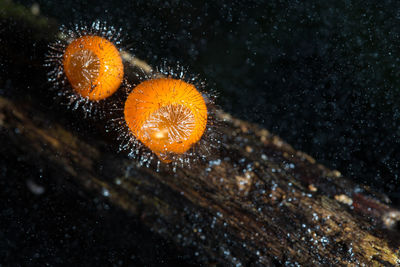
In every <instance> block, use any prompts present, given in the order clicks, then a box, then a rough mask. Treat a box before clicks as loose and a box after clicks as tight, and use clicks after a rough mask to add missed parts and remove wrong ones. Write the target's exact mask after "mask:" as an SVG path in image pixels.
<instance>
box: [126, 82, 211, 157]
mask: <svg viewBox="0 0 400 267" xmlns="http://www.w3.org/2000/svg"><path fill="white" fill-rule="evenodd" d="M124 115H125V121H126V123H127V125H128V127H129V130H130V131H131V132H132V134H133V135H134V136H135V138H137V139H138V140H139V141H140V142H142V143H143V144H144V145H145V146H146V147H148V148H149V149H150V150H152V151H153V152H154V153H155V154H156V155H157V156H158V158H159V159H160V160H161V161H163V162H171V156H172V155H176V154H183V153H185V152H186V151H188V150H189V149H190V148H191V147H192V146H193V145H194V144H196V143H197V142H198V141H199V140H200V139H201V137H202V135H203V133H204V131H205V129H206V124H207V106H206V103H205V101H204V98H203V96H202V95H201V93H200V92H199V91H197V89H196V88H195V87H194V86H193V85H192V84H189V83H186V82H184V81H182V80H178V79H173V78H157V79H151V80H147V81H144V82H142V83H140V84H139V85H138V86H136V87H135V88H134V90H133V91H132V92H131V93H130V94H129V96H128V98H127V100H126V102H125V108H124Z"/></svg>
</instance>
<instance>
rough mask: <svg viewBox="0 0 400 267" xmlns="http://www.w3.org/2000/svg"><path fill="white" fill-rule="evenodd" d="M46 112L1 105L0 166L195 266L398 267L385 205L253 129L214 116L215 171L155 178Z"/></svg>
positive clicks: (395, 214)
mask: <svg viewBox="0 0 400 267" xmlns="http://www.w3.org/2000/svg"><path fill="white" fill-rule="evenodd" d="M36 30H38V29H36ZM37 36H39V37H38V38H40V36H41V35H40V34H37ZM125 60H127V61H128V63H127V64H129V56H128V55H126V57H125ZM25 63H26V62H25ZM14 64H18V62H16V63H14ZM132 64H135V63H132ZM140 64H144V63H143V62H140ZM128 70H129V69H128ZM0 89H1V90H0V91H2V90H3V89H4V88H0ZM28 92H30V91H28ZM40 101H41V99H40V95H38V94H32V95H30V97H29V99H28V100H27V99H26V98H25V99H24V100H23V101H21V100H18V99H15V98H12V97H1V98H0V135H1V140H2V146H3V149H1V150H0V151H1V153H2V155H0V156H2V157H3V156H6V155H15V156H20V157H22V158H23V160H24V161H28V162H35V165H36V166H41V167H42V168H43V169H47V170H49V171H51V172H52V173H53V174H54V175H53V178H54V179H64V178H59V177H69V179H65V181H64V182H65V183H71V182H72V183H74V184H77V185H79V186H80V187H81V188H83V189H85V190H86V191H87V192H88V193H90V194H96V195H99V196H103V197H104V198H107V199H109V201H110V202H111V203H113V204H114V205H116V206H118V207H121V208H123V209H125V210H126V212H129V213H132V214H135V215H136V216H137V217H138V218H140V220H141V221H142V222H143V224H145V225H146V226H148V227H149V228H150V229H152V230H153V231H155V232H157V233H159V234H160V235H161V236H163V237H165V238H167V239H169V240H172V241H174V242H175V243H176V244H177V245H178V246H180V247H182V248H185V249H187V251H188V253H193V256H194V258H195V259H196V261H198V262H201V263H207V264H223V265H237V266H241V265H279V264H286V265H296V263H297V264H304V265H311V264H312V265H365V266H371V265H398V264H400V252H399V249H398V248H399V245H400V241H399V240H400V238H399V233H398V229H397V228H398V225H397V224H398V221H399V219H400V213H399V211H398V210H396V209H394V208H392V207H390V205H388V204H387V200H386V199H385V196H382V195H379V194H377V193H374V192H373V191H371V190H370V189H369V188H368V187H366V186H362V185H357V184H354V183H353V182H351V181H349V180H347V179H346V178H345V177H343V176H342V175H341V174H340V173H339V172H338V171H332V170H329V169H327V168H325V167H324V166H322V165H320V164H318V163H316V162H315V160H314V159H313V158H311V157H310V156H308V155H306V154H304V153H302V152H299V151H296V150H294V149H293V148H292V147H291V146H290V145H288V144H286V143H285V142H284V141H282V140H281V139H280V138H279V137H277V136H274V135H272V134H270V133H269V132H268V131H267V130H265V129H262V128H260V127H258V126H256V125H254V124H251V123H248V122H245V121H241V120H238V119H235V118H233V117H232V116H230V115H229V114H226V113H224V112H218V116H219V118H220V119H221V120H222V121H224V123H223V125H221V127H220V129H219V130H220V131H221V138H222V147H221V149H220V150H219V151H218V153H217V155H216V156H215V158H214V159H213V160H212V161H207V162H199V163H197V164H193V165H192V166H191V167H190V168H178V169H177V171H176V173H174V172H172V171H171V170H170V169H168V168H164V167H163V166H162V167H161V170H160V172H156V171H155V170H154V169H153V168H145V167H138V166H137V164H136V163H135V161H134V160H132V159H130V158H128V157H127V156H126V155H125V154H123V153H117V152H116V147H117V146H116V145H114V144H113V142H114V141H115V140H114V139H113V138H107V137H105V136H104V135H103V134H99V135H95V134H93V132H92V133H91V134H90V135H88V136H85V135H84V134H82V132H79V131H78V130H77V129H75V128H74V127H73V126H70V124H71V119H64V118H60V117H58V116H60V115H59V114H58V113H57V112H56V113H54V114H49V113H52V110H51V108H47V109H46V108H43V107H40V108H39V106H40ZM71 112H72V111H71ZM75 119H76V118H75ZM100 126H101V127H100V128H99V129H102V126H103V125H101V123H100ZM127 223H129V222H127Z"/></svg>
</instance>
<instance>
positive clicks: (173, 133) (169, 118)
mask: <svg viewBox="0 0 400 267" xmlns="http://www.w3.org/2000/svg"><path fill="white" fill-rule="evenodd" d="M194 127H195V118H194V115H193V113H192V111H191V110H190V109H189V108H187V107H185V106H183V105H166V106H163V107H161V108H159V109H158V110H157V111H155V112H153V114H151V115H150V116H149V117H148V118H147V120H146V121H145V123H144V124H143V125H142V128H141V131H142V136H143V137H145V138H146V139H149V140H154V142H160V143H164V144H165V145H168V144H174V143H178V144H179V143H182V142H183V141H185V140H187V139H188V138H189V137H190V135H191V134H192V132H193V130H194Z"/></svg>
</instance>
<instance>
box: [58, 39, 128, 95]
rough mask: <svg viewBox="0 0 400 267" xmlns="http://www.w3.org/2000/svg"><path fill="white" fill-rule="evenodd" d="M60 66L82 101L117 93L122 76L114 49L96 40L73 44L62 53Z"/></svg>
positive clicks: (74, 42)
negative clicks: (61, 65)
mask: <svg viewBox="0 0 400 267" xmlns="http://www.w3.org/2000/svg"><path fill="white" fill-rule="evenodd" d="M63 66H64V71H65V75H66V76H67V78H68V81H69V82H70V84H71V86H72V88H73V89H74V90H75V91H76V92H77V93H78V94H80V95H81V96H82V97H87V98H89V100H95V101H97V100H101V99H104V98H107V97H109V96H110V95H112V94H113V93H114V92H115V91H117V89H118V88H119V86H120V85H121V83H122V78H123V76H124V66H123V64H122V59H121V56H120V54H119V52H118V49H117V48H116V47H115V46H114V44H112V43H111V42H110V41H108V40H107V39H105V38H102V37H100V36H91V35H88V36H83V37H80V38H77V39H75V40H73V41H72V42H71V43H70V44H69V45H68V47H67V48H66V50H65V53H64V57H63Z"/></svg>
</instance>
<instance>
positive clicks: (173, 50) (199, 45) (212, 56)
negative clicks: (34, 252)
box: [4, 0, 400, 264]
mask: <svg viewBox="0 0 400 267" xmlns="http://www.w3.org/2000/svg"><path fill="white" fill-rule="evenodd" d="M17 2H19V3H22V4H23V5H24V6H26V7H30V6H31V5H32V4H33V3H36V2H37V3H39V6H40V10H41V15H43V16H46V17H50V18H54V19H56V20H57V22H58V23H60V24H66V25H67V26H68V25H74V23H79V22H84V23H88V22H89V23H90V22H92V21H94V20H96V19H99V20H100V21H106V22H108V23H109V24H110V25H113V26H115V27H121V28H122V29H123V32H124V36H125V40H124V44H126V45H127V46H129V47H130V49H131V51H132V52H133V53H134V54H135V55H137V56H138V57H139V58H141V59H144V60H146V61H148V62H149V63H150V64H151V65H155V66H157V65H161V64H162V63H163V62H167V64H168V65H170V66H173V65H174V64H176V62H177V61H179V62H180V63H181V64H182V65H184V66H187V67H188V68H189V72H190V73H191V74H197V73H198V74H200V76H201V77H202V78H204V79H205V80H206V81H207V82H208V86H209V88H210V89H215V90H216V91H218V92H219V98H218V100H217V102H218V104H219V105H220V106H221V107H222V108H223V109H224V110H225V111H228V112H230V113H232V114H233V115H235V116H237V117H239V118H242V119H245V120H249V121H252V122H255V123H258V124H261V125H263V126H264V127H265V128H267V129H268V130H270V131H271V132H273V133H274V134H277V135H279V136H280V137H282V138H283V139H284V140H286V141H287V142H288V143H290V144H291V145H293V146H294V147H295V148H296V149H298V150H302V151H305V152H307V153H308V154H310V155H312V156H313V157H314V158H316V160H317V161H318V162H321V163H323V164H325V165H327V166H328V167H330V168H335V169H338V170H339V171H340V172H342V173H343V174H344V175H345V176H346V177H348V178H349V179H352V180H354V181H356V182H359V183H363V184H367V185H370V186H372V187H374V188H375V189H376V190H378V191H381V192H384V193H386V194H387V195H388V196H389V197H390V199H391V200H392V201H393V204H394V205H397V206H400V188H399V160H400V141H399V137H400V121H399V119H400V80H399V78H400V77H399V76H400V71H399V66H400V39H399V37H400V26H399V25H400V3H399V1H336V0H326V1H265V2H264V1H246V2H244V1H234V2H233V3H232V2H226V3H223V2H222V1H210V2H205V1H194V2H192V3H186V2H185V3H184V2H182V1H123V0H114V1H109V2H105V3H103V2H101V3H100V1H78V0H73V1H62V2H60V1H17ZM216 2H217V3H216ZM15 38H16V40H18V38H21V40H23V38H24V37H22V36H18V35H17V34H16V36H15ZM37 56H39V57H40V56H42V55H37ZM14 74H15V73H14ZM17 74H20V75H26V74H25V73H22V71H21V73H17ZM4 164H5V165H4V166H6V165H7V164H6V163H4ZM13 175H15V176H18V173H14V174H13ZM32 175H33V174H32ZM55 191H56V192H57V191H58V190H55ZM13 194H17V193H15V192H14V193H13V192H9V195H8V197H6V199H8V200H10V199H12V198H13V197H14V195H13ZM65 194H70V192H64V191H62V190H61V191H60V193H57V194H55V196H53V198H50V200H56V201H64V200H63V199H64V196H65ZM26 197H27V198H28V199H30V198H32V196H26ZM30 201H32V200H30ZM30 201H28V202H30ZM34 201H39V200H35V199H34ZM43 201H44V203H47V202H46V200H43ZM17 203H18V202H17ZM82 203H86V202H85V201H82ZM92 204H93V203H92V202H91V201H89V204H82V205H81V207H82V209H84V210H85V212H87V211H88V210H91V209H92V207H91V205H92ZM36 205H39V207H41V205H42V204H41V202H39V203H37V204H36ZM77 205H78V204H77ZM86 205H88V206H86ZM93 205H94V204H93ZM21 206H23V203H22V202H21ZM56 206H57V205H56ZM78 206H79V205H78ZM26 209H27V210H29V207H26ZM42 212H43V216H44V215H45V214H48V213H47V212H46V211H42ZM85 212H82V213H83V214H85ZM108 212H109V211H106V213H108ZM112 212H117V211H112ZM61 213H63V212H62V211H61ZM65 213H68V210H66V211H65ZM23 214H25V213H23ZM100 214H101V213H100ZM21 216H22V215H21ZM23 216H27V215H26V214H25V215H23ZM71 216H72V217H71V218H69V219H65V221H64V222H71V221H76V223H80V222H81V220H82V217H80V216H81V215H80V214H79V212H78V213H77V214H75V215H71ZM93 216H99V215H98V214H97V213H96V214H95V215H93ZM121 216H122V218H123V216H126V215H123V214H122V215H121ZM25 219H26V218H25ZM60 220H61V221H63V219H60ZM95 221H98V219H94V220H93V221H92V222H95ZM82 224H83V225H90V223H86V224H85V222H82ZM100 225H102V226H97V227H100V228H97V229H98V230H99V231H107V227H111V226H107V223H106V222H105V223H104V222H103V223H102V222H100ZM88 227H90V228H91V227H92V226H88ZM138 227H139V226H138ZM95 229H96V228H95ZM133 229H136V227H133ZM128 230H129V229H127V231H128ZM131 230H132V229H131ZM131 230H129V231H131ZM132 231H133V230H132ZM65 232H66V233H69V230H68V229H66V230H65ZM82 232H85V228H83V230H82ZM139 232H140V231H139ZM145 236H151V234H150V233H148V234H146V235H145ZM44 238H45V237H44ZM143 238H144V239H146V238H145V237H143ZM152 238H153V237H150V238H147V240H150V239H152ZM45 239H46V238H45ZM116 240H117V239H116ZM116 240H114V241H111V242H114V243H112V244H114V245H115V246H117V247H118V246H121V248H125V249H126V246H125V245H124V244H122V243H118V242H119V241H116ZM118 240H119V239H118ZM100 242H105V240H102V241H100ZM156 243H160V242H158V241H157V242H156ZM69 244H70V246H71V247H73V246H74V245H73V244H72V243H69ZM150 244H151V242H150ZM76 246H77V247H79V243H78V244H77V245H76ZM160 246H161V249H163V248H169V247H171V246H170V245H168V244H164V245H160ZM71 247H70V248H71ZM116 249H117V250H119V249H118V248H116ZM171 249H173V248H171ZM172 251H174V250H172ZM120 253H121V254H117V255H116V256H115V258H117V259H118V257H122V258H125V257H126V253H123V252H120ZM138 253H139V254H140V253H141V252H140V251H139V252H138ZM174 253H177V252H174ZM178 254H179V253H178ZM140 255H143V258H144V259H146V258H147V255H146V254H143V253H142V254H140ZM61 257H62V256H61ZM104 257H105V258H108V257H107V256H104ZM176 257H177V258H179V259H182V257H181V256H179V255H178V256H176ZM160 258H161V259H164V260H166V259H167V258H168V257H167V256H165V255H164V254H161V256H160ZM174 260H175V261H176V260H177V259H176V258H174V259H173V260H172V261H174ZM155 262H160V261H159V259H156V260H155ZM125 263H126V262H125ZM153 263H154V262H153ZM171 264H172V263H171Z"/></svg>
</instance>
